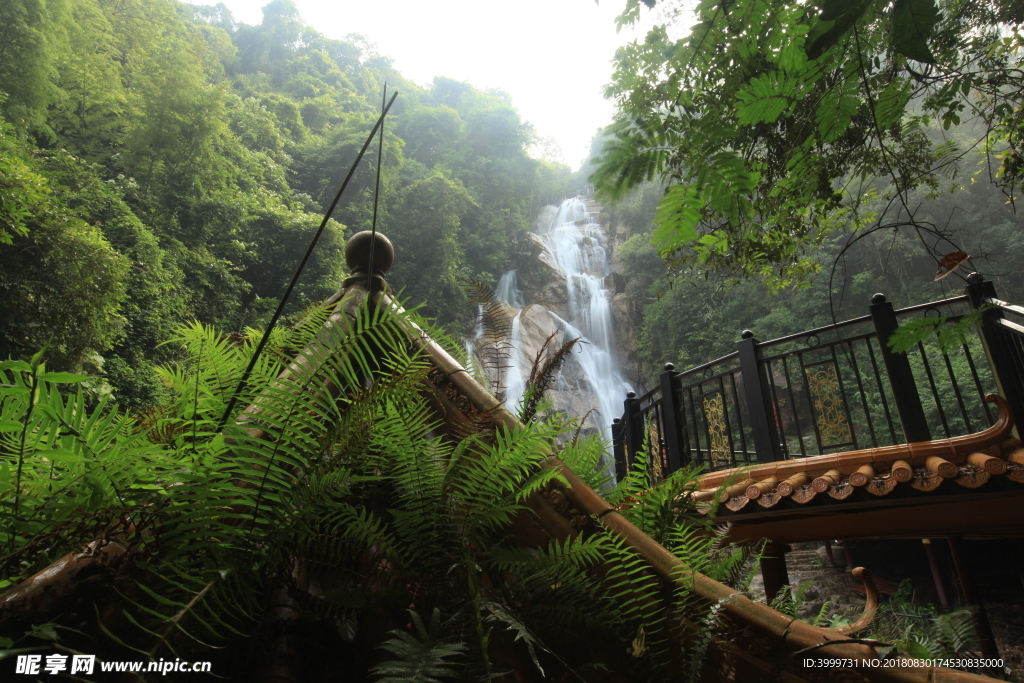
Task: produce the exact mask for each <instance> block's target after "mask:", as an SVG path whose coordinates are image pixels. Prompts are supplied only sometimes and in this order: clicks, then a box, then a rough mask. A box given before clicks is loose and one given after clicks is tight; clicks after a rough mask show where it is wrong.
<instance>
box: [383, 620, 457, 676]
mask: <svg viewBox="0 0 1024 683" xmlns="http://www.w3.org/2000/svg"><path fill="white" fill-rule="evenodd" d="M409 617H410V618H411V619H412V625H413V628H414V629H415V632H416V634H415V635H413V634H410V633H409V632H407V631H403V630H401V629H395V630H393V631H391V633H392V634H393V635H394V637H393V638H390V639H389V640H386V641H384V642H383V643H381V645H380V647H381V649H384V650H387V651H388V652H390V653H391V654H393V655H395V657H396V659H389V660H387V661H383V662H381V663H379V664H377V665H376V666H375V667H373V673H374V674H376V675H377V676H379V678H377V683H443V681H451V680H455V679H457V678H459V669H458V665H457V662H455V661H452V660H455V659H456V658H460V657H464V656H465V651H466V646H465V645H462V644H461V643H445V642H443V640H442V639H441V637H440V631H441V610H439V609H437V608H436V607H435V608H434V611H433V613H431V615H430V623H429V624H427V625H426V626H424V624H423V619H422V618H420V615H419V614H417V613H416V612H414V611H413V610H409Z"/></svg>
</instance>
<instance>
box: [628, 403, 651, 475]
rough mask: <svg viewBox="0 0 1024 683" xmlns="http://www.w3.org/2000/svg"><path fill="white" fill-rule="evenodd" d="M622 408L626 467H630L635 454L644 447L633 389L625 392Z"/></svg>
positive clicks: (637, 405) (641, 422) (638, 409)
mask: <svg viewBox="0 0 1024 683" xmlns="http://www.w3.org/2000/svg"><path fill="white" fill-rule="evenodd" d="M622 409H623V410H622V418H623V422H625V425H623V428H624V430H625V437H626V438H625V442H626V467H627V468H631V467H632V466H633V463H634V461H635V459H636V454H637V453H639V452H640V451H641V450H643V447H644V426H643V420H642V419H641V417H640V401H639V400H638V399H637V397H636V392H635V391H630V392H628V393H627V394H626V400H625V401H623V402H622ZM648 455H649V454H648Z"/></svg>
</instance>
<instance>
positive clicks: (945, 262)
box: [934, 251, 971, 282]
mask: <svg viewBox="0 0 1024 683" xmlns="http://www.w3.org/2000/svg"><path fill="white" fill-rule="evenodd" d="M969 258H971V257H970V256H968V255H967V252H965V251H951V252H949V253H948V254H946V255H945V256H943V257H942V260H941V261H939V271H938V272H937V273H935V280H934V281H935V282H938V281H939V280H941V279H942V278H944V277H946V276H947V275H949V274H950V273H952V272H953V271H954V270H956V269H957V268H959V267H960V265H961V264H962V263H963V262H964V261H966V260H967V259H969Z"/></svg>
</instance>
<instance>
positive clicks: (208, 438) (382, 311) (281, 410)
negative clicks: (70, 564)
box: [0, 298, 717, 680]
mask: <svg viewBox="0 0 1024 683" xmlns="http://www.w3.org/2000/svg"><path fill="white" fill-rule="evenodd" d="M341 306H342V308H343V310H344V311H346V313H345V314H344V315H337V314H336V315H334V316H333V317H332V323H331V325H330V326H324V325H323V321H324V320H325V319H326V318H327V316H328V313H329V311H327V310H326V309H324V310H320V309H317V310H314V311H312V312H311V313H309V314H308V316H307V319H306V320H305V321H303V322H301V323H300V324H298V325H296V326H294V327H293V328H290V329H282V330H279V331H275V333H274V336H273V337H272V344H271V347H270V349H271V352H270V353H268V354H267V355H266V357H265V358H263V359H261V360H260V362H259V363H257V365H256V368H255V370H254V372H253V373H252V376H251V377H250V379H249V381H248V382H247V384H246V387H245V388H244V394H243V396H242V397H241V401H240V405H246V404H248V405H250V406H251V407H250V408H249V409H248V410H247V411H246V412H245V413H244V414H243V415H242V419H241V420H240V421H239V422H238V423H237V424H236V423H231V424H229V425H228V427H227V428H226V429H224V430H223V431H222V432H218V431H216V422H217V419H218V417H219V415H220V414H221V412H222V411H223V409H224V406H226V405H227V403H228V402H229V401H230V400H231V395H232V392H234V391H235V389H236V387H237V380H238V378H239V377H240V373H241V370H242V368H244V367H245V365H246V364H247V363H248V360H249V356H248V354H249V353H251V350H252V346H253V345H252V344H251V343H249V341H247V340H248V339H250V338H253V334H251V333H250V334H249V335H248V336H247V337H246V338H243V339H238V338H234V339H232V338H227V337H224V336H223V335H220V334H219V333H217V332H216V331H214V330H212V329H209V328H207V327H204V326H201V325H198V324H193V325H189V326H186V327H184V328H182V329H181V330H179V331H178V333H177V336H176V337H175V339H174V340H172V342H171V343H174V344H177V345H179V346H180V347H181V348H182V350H183V353H184V358H183V359H182V360H181V361H180V362H179V363H178V364H176V365H174V366H170V367H167V368H164V369H163V370H162V371H161V377H162V378H163V379H164V381H165V382H166V384H167V386H168V388H169V395H170V397H171V398H170V400H169V401H168V403H167V404H165V405H163V406H161V407H158V408H157V409H156V410H155V411H153V412H152V413H151V414H150V415H149V416H147V417H146V418H145V419H136V418H133V417H131V416H128V415H125V414H123V413H120V412H119V411H118V409H117V408H116V406H114V405H113V404H112V403H110V402H109V401H107V400H104V399H100V401H98V402H94V403H90V402H89V400H87V397H86V395H85V393H84V392H83V391H81V390H76V391H70V392H68V391H65V392H63V393H62V392H61V391H58V390H57V389H58V388H59V384H58V383H59V382H70V383H71V384H69V385H68V386H71V387H73V386H74V384H75V383H78V384H80V382H79V378H78V377H72V376H65V375H57V374H47V373H46V372H45V368H44V367H42V364H41V361H40V360H38V359H37V360H36V361H33V362H27V363H25V364H21V362H20V361H18V362H12V363H8V364H5V365H3V366H0V374H2V375H3V376H2V378H0V384H2V385H3V386H2V387H0V389H2V390H3V392H0V419H2V420H3V422H0V427H2V429H0V456H2V458H3V461H2V462H0V503H2V505H3V507H2V508H0V511H2V514H3V515H4V517H3V521H4V526H3V529H2V533H3V536H0V541H2V543H3V546H2V547H3V554H2V555H0V567H2V568H3V569H4V570H5V571H4V576H7V577H10V578H9V580H10V583H11V584H12V585H17V584H18V583H20V582H21V580H22V579H24V578H25V577H27V576H29V575H31V574H33V573H34V572H36V571H38V570H40V569H43V568H45V567H46V566H48V565H49V564H51V563H52V562H53V561H54V560H56V559H57V558H59V557H60V556H62V555H64V554H66V553H68V552H72V551H76V550H77V549H80V548H82V547H83V546H84V545H86V544H90V543H96V542H97V539H100V542H101V543H106V541H104V540H103V539H109V540H110V541H111V542H116V544H117V545H116V548H118V549H119V550H118V554H117V555H116V558H115V560H114V561H112V562H111V563H109V564H105V565H97V566H96V568H95V574H94V577H93V579H92V581H91V583H90V585H91V586H92V588H91V589H90V590H89V591H88V592H86V593H83V594H79V595H76V594H69V597H68V599H67V600H66V601H65V602H64V603H63V604H62V607H61V611H60V612H59V613H54V614H52V615H50V617H51V618H52V619H53V620H54V623H55V624H56V625H57V626H56V627H55V628H54V629H51V631H52V632H53V634H55V637H56V638H59V639H60V640H59V643H58V644H59V645H60V646H61V647H65V648H70V649H79V650H81V649H83V648H85V647H88V648H91V649H92V650H94V651H96V650H98V653H99V654H101V656H104V657H107V658H110V659H138V658H140V656H141V657H148V658H154V659H155V658H158V657H167V656H171V655H173V656H180V657H182V658H183V659H196V660H200V659H209V660H212V661H213V662H214V668H215V671H238V672H240V673H239V675H240V676H243V677H248V678H249V679H253V680H255V679H257V678H258V677H259V672H260V671H261V670H262V669H263V668H264V667H265V665H266V664H267V662H266V661H264V660H265V659H266V658H267V657H270V656H271V655H270V653H274V652H280V651H287V650H288V647H291V648H292V649H296V648H297V649H298V651H299V652H300V654H305V655H306V656H299V657H293V660H294V661H293V662H292V663H293V665H294V666H297V667H300V668H302V667H306V668H307V669H306V670H305V671H306V675H309V676H310V677H314V678H315V677H316V676H317V675H319V674H317V673H316V672H311V671H309V670H308V668H309V667H314V666H318V665H319V666H326V663H325V662H326V660H325V658H324V657H323V656H322V654H320V655H318V654H317V653H323V652H328V651H330V652H343V653H345V654H344V656H345V657H347V658H349V659H350V660H351V661H352V662H353V666H354V667H355V669H354V670H359V671H362V672H363V673H364V674H365V675H376V676H378V677H381V678H383V679H384V680H392V679H394V677H400V676H402V675H405V674H406V673H408V672H409V671H411V670H413V669H409V668H406V669H402V670H401V671H404V672H405V673H401V672H400V671H399V669H398V668H395V667H400V666H407V667H408V666H413V663H415V662H418V663H419V664H416V666H418V667H420V668H417V669H415V670H416V671H419V672H420V673H419V674H416V675H421V676H423V680H428V679H436V680H448V679H451V678H454V677H459V676H461V677H463V678H467V679H485V678H489V677H492V676H493V675H494V673H495V667H496V664H495V663H494V662H495V661H497V659H496V658H497V657H498V655H499V653H504V654H503V655H502V656H510V655H509V653H508V648H512V650H514V651H515V652H517V653H518V654H514V655H511V656H519V657H524V658H527V659H524V661H527V662H532V665H533V666H535V667H536V668H537V669H538V671H543V672H544V674H545V675H553V676H560V675H563V674H564V675H569V676H575V677H576V678H578V679H585V676H586V672H587V671H589V670H591V669H593V668H595V667H605V668H609V669H612V670H618V671H622V672H629V673H636V672H639V675H641V676H644V677H647V678H650V679H651V680H655V679H657V678H659V677H664V676H665V675H667V674H666V671H667V670H666V668H665V666H666V661H668V653H669V652H670V643H671V642H674V641H673V638H674V637H675V636H674V635H673V633H674V631H675V629H676V627H677V624H678V623H679V622H680V620H688V621H690V622H692V623H701V622H702V620H703V619H704V617H705V616H706V615H707V614H708V612H707V609H708V606H707V605H701V604H699V601H697V600H696V599H695V598H694V596H693V593H692V591H687V589H686V587H685V585H681V586H680V587H678V588H677V589H676V592H677V595H676V596H675V598H674V600H673V601H672V602H670V603H668V604H666V603H665V602H664V598H665V593H664V586H663V585H661V584H660V583H659V582H658V581H657V580H656V579H654V577H653V576H652V575H651V573H650V571H649V569H648V567H647V565H646V563H645V562H644V561H643V560H642V559H641V558H640V557H639V556H638V555H637V554H636V553H635V552H634V551H633V550H632V549H630V548H628V547H626V546H625V545H624V544H623V542H622V541H621V540H619V539H618V537H616V536H615V535H613V534H610V533H608V532H606V531H605V530H604V529H603V528H602V527H601V525H600V523H599V522H598V521H596V520H595V521H594V522H593V523H592V524H591V526H590V527H589V529H588V531H587V532H586V533H585V534H582V535H579V536H576V537H572V538H569V539H567V540H564V541H552V542H549V543H547V544H546V545H543V546H538V547H536V548H532V547H522V546H518V545H515V544H513V543H511V542H510V541H511V539H510V537H509V533H508V530H509V527H510V525H511V524H512V523H513V521H516V520H519V521H522V520H524V519H528V516H529V515H530V514H532V513H529V512H528V511H527V505H528V503H529V502H530V501H531V500H532V499H533V498H535V497H538V496H540V495H543V494H544V492H546V491H548V490H549V488H550V487H551V486H552V485H553V484H555V483H557V482H559V480H561V476H560V475H559V474H558V473H557V471H556V470H554V469H551V468H545V467H542V466H541V465H542V463H543V461H545V460H546V459H547V458H548V457H549V455H550V452H551V451H550V447H551V446H550V445H551V444H552V443H554V442H556V439H557V438H558V437H559V436H560V435H562V434H566V433H568V432H570V431H571V430H572V429H573V427H574V424H573V423H571V422H565V421H562V420H559V419H553V420H545V421H540V422H531V423H529V424H526V425H524V426H518V427H515V428H505V427H498V428H496V427H495V421H494V419H493V418H492V417H489V416H487V415H483V414H481V415H468V416H467V418H466V425H464V427H465V429H462V428H459V429H448V430H445V429H442V424H441V423H440V421H439V419H438V417H437V413H436V412H435V409H434V408H433V407H432V404H431V403H430V401H429V400H428V398H427V397H425V396H424V395H423V392H422V389H423V386H424V383H423V382H424V379H425V377H426V375H427V374H428V371H429V370H430V368H431V366H430V364H429V363H428V362H427V361H426V360H425V358H424V357H423V356H421V355H420V354H419V353H418V352H416V351H415V349H414V347H413V346H412V345H411V344H410V342H409V340H410V339H411V338H416V337H417V336H418V334H419V333H418V332H416V331H415V330H414V329H413V328H412V327H411V325H413V324H414V323H415V324H421V322H422V321H419V320H418V318H416V317H415V315H414V314H409V313H398V312H396V310H395V309H386V308H383V307H381V308H375V307H370V306H366V305H364V304H362V303H361V302H360V301H359V300H358V298H352V299H344V300H342V302H341ZM414 332H415V334H413V333H414ZM295 349H299V351H298V352H296V353H297V354H298V356H299V359H298V361H296V362H292V361H291V360H290V359H289V353H291V352H292V351H293V350H295ZM285 370H286V372H285V373H284V374H283V375H282V374H281V373H282V371H285ZM577 436H579V435H577ZM601 451H602V445H601V443H600V441H599V440H597V439H595V438H594V437H592V436H587V435H583V436H580V437H579V438H575V439H573V440H571V441H569V442H567V443H565V444H564V445H563V450H562V455H563V457H565V458H566V461H567V462H569V463H570V464H571V465H572V466H573V467H574V468H575V469H576V471H578V472H579V473H580V474H581V476H584V477H585V478H586V480H587V481H589V482H591V483H592V484H593V485H594V486H595V488H597V489H599V490H604V491H606V492H608V493H609V500H610V501H611V502H613V503H615V504H626V503H627V502H628V501H632V503H631V505H632V507H630V508H629V509H628V510H626V514H627V516H629V517H630V519H632V520H634V521H635V522H637V523H640V524H642V525H643V526H644V528H646V529H648V530H649V532H650V533H652V534H653V535H655V536H656V537H657V538H658V540H660V541H661V542H663V543H666V544H667V545H668V546H669V547H671V548H673V549H674V550H677V551H678V552H680V553H682V554H683V555H684V556H685V557H686V558H687V561H690V562H692V563H693V565H694V566H695V567H698V566H699V567H703V568H705V569H709V570H710V568H711V565H712V563H710V562H705V561H703V560H700V559H699V554H700V552H701V549H702V548H704V549H708V550H709V552H710V550H711V549H712V546H713V545H714V543H715V541H714V538H713V534H712V535H711V540H705V539H702V538H699V537H698V535H696V534H693V533H691V532H690V531H689V529H691V527H692V526H693V524H694V521H693V515H692V514H691V513H692V511H690V510H689V509H688V508H686V506H685V505H683V504H681V503H680V502H679V500H678V498H679V493H680V492H681V491H684V490H685V489H686V488H687V487H688V486H692V482H689V483H688V481H687V479H686V475H681V476H680V477H679V478H677V479H670V480H669V482H667V483H668V486H667V487H665V488H664V490H662V491H657V490H656V491H646V488H645V487H646V484H645V483H644V481H643V479H642V477H641V475H640V474H639V469H638V470H637V473H635V474H634V475H633V476H631V477H629V478H627V481H626V482H623V483H622V484H619V485H614V486H613V485H612V484H611V479H610V477H609V473H608V472H607V469H606V468H605V467H604V466H603V460H602V456H601ZM643 457H644V456H643V455H642V454H638V456H637V467H638V468H642V467H643ZM19 472H20V476H19V474H18V473H19ZM560 483H561V484H564V483H565V482H564V481H561V482H560ZM111 547H113V546H111ZM715 552H717V551H715ZM282 594H286V595H287V596H288V600H289V601H291V602H292V603H293V604H294V609H292V608H288V610H284V612H287V613H288V614H292V615H293V616H292V617H289V618H288V619H284V618H283V617H280V618H279V616H268V615H279V614H280V613H282V609H281V608H280V606H279V600H280V596H281V595H282ZM272 596H277V597H274V598H273V601H272ZM408 608H411V609H412V610H413V612H414V613H415V617H414V618H413V617H410V618H413V622H412V629H411V631H410V630H409V629H404V628H403V627H404V626H405V624H406V623H408V618H404V617H403V616H401V615H405V614H406V609H408ZM289 610H291V611H289ZM426 614H430V615H432V616H431V618H430V619H429V621H426V622H425V621H424V620H423V619H422V618H421V617H420V616H419V615H426ZM440 614H451V615H453V616H452V617H451V618H450V619H449V622H448V625H441V624H440V622H439V619H440V617H439V615H440ZM45 616H46V615H43V614H41V613H40V612H38V611H37V610H33V609H30V610H29V611H27V612H26V611H18V610H7V611H4V612H0V634H2V635H3V636H5V637H7V638H8V640H9V641H10V643H9V644H10V647H11V648H13V649H20V648H25V647H40V645H39V643H40V636H39V630H38V629H36V628H34V627H33V624H38V623H40V621H44V620H45V618H44V617H45ZM81 623H88V624H92V625H94V626H95V627H97V628H94V629H92V630H94V631H98V632H100V633H103V634H104V635H103V637H102V638H101V639H100V640H86V639H85V638H86V637H85V636H84V635H82V634H81V633H80V632H79V631H80V629H78V628H77V627H78V625H80V624H81ZM388 631H390V632H391V635H392V637H391V638H390V639H389V640H387V643H389V644H390V645H389V647H387V648H385V650H384V651H388V652H391V655H393V656H392V657H391V658H390V659H387V660H386V655H385V656H378V655H374V654H372V653H381V652H382V651H381V650H379V649H378V646H380V645H381V642H380V641H381V638H380V635H379V634H382V633H385V632H388ZM398 632H401V633H403V634H404V636H403V635H398ZM506 632H507V635H508V637H505V634H506ZM282 639H285V640H286V641H287V642H288V643H291V645H289V646H288V647H281V646H279V643H280V642H281V641H282ZM51 641H52V639H51ZM49 643H50V641H47V644H49ZM510 643H511V644H510ZM580 643H583V645H581V644H580ZM609 643H612V644H614V647H610V648H609V647H608V644H609ZM0 644H6V641H0ZM133 653H134V654H133ZM456 653H458V656H456ZM396 662H399V663H400V664H396ZM318 663H319V664H318Z"/></svg>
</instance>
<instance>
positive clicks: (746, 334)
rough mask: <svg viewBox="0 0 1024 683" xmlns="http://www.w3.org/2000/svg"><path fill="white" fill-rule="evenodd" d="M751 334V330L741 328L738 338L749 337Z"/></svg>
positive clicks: (752, 333)
mask: <svg viewBox="0 0 1024 683" xmlns="http://www.w3.org/2000/svg"><path fill="white" fill-rule="evenodd" d="M753 336H754V331H753V330H743V331H742V332H740V339H751V338H752V337H753Z"/></svg>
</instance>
